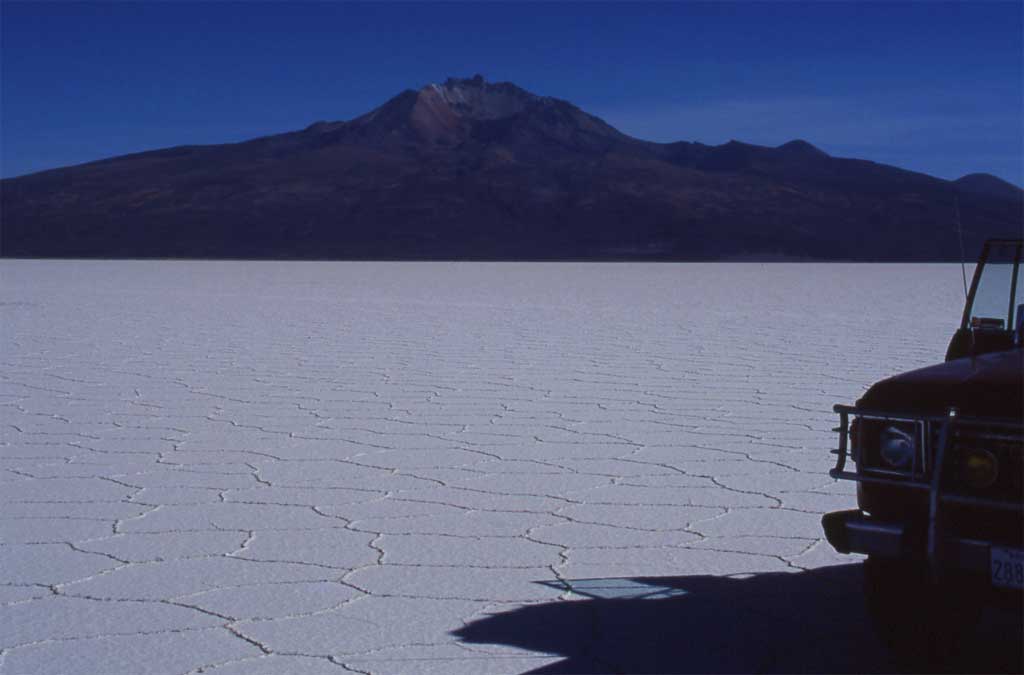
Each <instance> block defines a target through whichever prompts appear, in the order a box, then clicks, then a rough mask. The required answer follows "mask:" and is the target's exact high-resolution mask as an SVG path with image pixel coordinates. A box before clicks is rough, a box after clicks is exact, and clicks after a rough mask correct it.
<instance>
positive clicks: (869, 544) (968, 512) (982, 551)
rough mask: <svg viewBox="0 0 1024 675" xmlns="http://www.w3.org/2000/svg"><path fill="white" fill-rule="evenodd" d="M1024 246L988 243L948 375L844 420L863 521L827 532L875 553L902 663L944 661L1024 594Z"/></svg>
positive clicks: (876, 583)
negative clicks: (995, 610) (989, 615)
mask: <svg viewBox="0 0 1024 675" xmlns="http://www.w3.org/2000/svg"><path fill="white" fill-rule="evenodd" d="M1022 244H1024V242H1022V241H1021V240H991V241H988V242H987V243H986V244H985V246H984V248H983V250H982V254H981V258H980V259H979V261H978V264H977V266H976V268H975V272H974V277H973V281H972V283H971V287H970V291H969V292H968V294H967V301H966V306H965V307H964V312H963V319H962V321H961V324H960V328H959V329H958V330H957V331H956V333H955V334H954V335H953V337H952V339H951V340H950V343H949V348H948V349H947V352H946V360H945V362H944V363H940V364H938V365H934V366H930V367H927V368H922V369H920V370H914V371H911V372H907V373H903V374H900V375H896V376H895V377H890V378H888V379H885V380H882V381H881V382H878V383H876V384H875V385H874V386H872V387H871V388H869V389H868V390H867V392H866V393H865V394H864V395H863V396H862V397H861V398H860V400H858V401H857V404H856V405H854V406H846V405H837V406H835V408H834V410H835V412H837V413H838V414H839V426H838V427H837V429H836V431H838V433H839V447H838V449H836V450H834V451H833V452H835V453H836V455H837V460H836V465H835V468H834V469H832V471H831V472H830V475H831V476H832V477H833V478H838V479H843V480H853V481H856V482H857V506H858V508H857V509H854V510H850V511H838V512H835V513H829V514H827V515H826V516H825V517H824V518H823V519H822V525H823V526H824V529H825V535H826V537H827V538H828V541H829V543H831V544H832V546H834V547H835V549H836V550H837V551H840V552H842V553H862V554H867V556H868V557H867V560H866V561H865V564H864V572H865V584H864V588H865V593H866V599H867V608H868V613H869V615H870V616H871V619H872V621H873V622H874V624H875V627H876V629H877V631H878V633H879V635H880V636H881V637H882V638H883V640H884V641H885V642H886V643H888V645H889V646H890V647H891V648H894V649H896V650H897V651H900V652H904V655H905V653H906V652H909V651H918V652H920V651H921V650H922V648H924V649H926V650H928V651H929V652H930V653H931V654H932V656H933V657H934V655H936V654H941V653H942V651H943V650H948V649H950V648H951V646H952V645H954V644H955V643H956V638H957V637H958V635H959V634H961V633H963V632H965V631H966V630H969V629H970V628H972V627H973V623H972V622H973V620H974V618H976V617H977V615H978V614H977V612H978V610H979V609H980V608H981V606H982V605H983V604H984V603H985V602H986V601H990V600H994V601H995V602H997V603H1000V604H1002V603H1009V605H1010V606H1011V607H1014V608H1019V607H1020V603H1021V597H1022V595H1024V594H1022V589H1024V488H1022V484H1024V461H1022V460H1024V349H1022V342H1024V278H1022V277H1024V275H1022V274H1021V269H1020V268H1021V253H1022V247H1024V246H1022ZM851 461H852V463H853V464H855V467H852V468H851V467H850V462H851ZM1018 611H1019V610H1018ZM1011 637H1013V638H1015V639H1019V636H1011Z"/></svg>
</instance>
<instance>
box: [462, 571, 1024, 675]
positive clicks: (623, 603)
mask: <svg viewBox="0 0 1024 675" xmlns="http://www.w3.org/2000/svg"><path fill="white" fill-rule="evenodd" d="M545 583H546V584H547V585H550V586H555V587H560V588H566V590H572V591H573V594H574V596H577V597H580V599H578V600H574V601H558V602H552V603H546V604H542V605H530V606H527V607H521V608H519V609H516V610H513V611H511V612H507V613H503V614H494V615H490V616H487V617H485V618H483V619H480V620H478V621H475V622H473V623H471V624H468V625H467V626H465V627H464V628H462V629H460V630H459V631H456V633H455V634H456V635H457V636H458V637H459V638H461V639H462V640H463V641H465V642H468V643H481V644H483V643H486V644H500V645H508V646H514V647H520V648H524V649H528V650H531V651H536V652H544V653H547V654H552V655H556V656H562V657H564V659H563V660H561V661H558V662H555V663H553V664H550V665H548V666H545V667H543V668H540V669H538V670H535V671H533V672H534V673H607V672H618V673H740V672H743V673H753V672H756V673H782V672H786V673H807V672H815V673H822V672H835V673H853V672H858V673H881V672H898V671H907V670H911V671H913V670H926V671H933V670H936V669H940V670H944V671H948V672H1019V670H1020V640H1019V638H1017V637H1016V636H1015V635H1014V634H1013V633H1012V632H1010V633H1009V634H1007V632H1006V631H1013V630H1015V629H1014V628H1013V627H1012V625H1011V626H1010V627H1007V626H1005V625H1003V624H1005V623H1006V621H1005V620H1004V619H1005V617H1000V616H995V617H992V616H988V615H986V617H987V619H986V621H987V623H985V624H984V629H983V630H982V629H979V630H975V631H974V633H975V634H973V635H972V637H971V638H969V639H967V640H965V642H964V644H963V645H962V646H961V649H960V650H959V655H958V656H957V657H956V659H955V662H946V663H943V664H941V665H939V666H938V668H936V665H935V664H930V665H925V664H923V663H922V664H911V665H909V666H907V665H901V664H899V663H897V662H895V661H893V660H892V659H891V658H890V657H889V655H888V653H887V652H886V650H885V649H884V648H883V647H882V645H881V643H880V642H879V641H878V639H877V638H876V637H875V635H874V634H873V632H872V629H871V627H870V625H869V623H868V618H867V615H866V613H865V610H864V601H863V595H862V570H861V565H860V564H853V565H840V566H835V567H826V568H821V569H817V570H812V571H807V572H799V573H789V574H788V573H769V574H758V575H753V576H751V577H748V578H745V579H734V578H728V577H713V576H690V577H638V578H630V579H579V580H570V581H567V582H565V583H564V584H563V583H547V582H545ZM1010 623H1011V624H1012V621H1011V622H1010ZM992 626H995V627H994V628H993V627H992ZM1016 630H1019V629H1016ZM992 631H994V633H992ZM986 632H988V633H989V635H985V634H984V633H986ZM1012 643H1015V644H1012ZM1014 652H1016V654H1015V653H1014Z"/></svg>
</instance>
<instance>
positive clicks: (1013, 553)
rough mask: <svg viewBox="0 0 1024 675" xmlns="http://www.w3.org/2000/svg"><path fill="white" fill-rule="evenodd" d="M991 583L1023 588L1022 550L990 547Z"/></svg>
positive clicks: (1023, 567)
mask: <svg viewBox="0 0 1024 675" xmlns="http://www.w3.org/2000/svg"><path fill="white" fill-rule="evenodd" d="M991 571H992V585H993V586H1000V587H1002V588H1019V589H1024V551H1018V550H1016V549H1012V548H997V547H995V546H993V547H992V570H991Z"/></svg>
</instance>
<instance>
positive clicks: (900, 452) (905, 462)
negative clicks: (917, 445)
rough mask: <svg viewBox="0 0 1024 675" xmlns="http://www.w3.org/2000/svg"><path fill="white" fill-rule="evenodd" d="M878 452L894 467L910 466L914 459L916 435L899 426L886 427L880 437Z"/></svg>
mask: <svg viewBox="0 0 1024 675" xmlns="http://www.w3.org/2000/svg"><path fill="white" fill-rule="evenodd" d="M878 453H879V454H880V455H881V456H882V459H883V460H884V461H885V463H886V464H888V465H889V466H891V467H893V468H896V469H906V468H909V467H910V465H911V463H912V462H913V461H914V435H913V434H912V433H908V432H906V431H904V430H903V429H900V428H899V427H886V428H885V429H884V430H883V431H882V435H881V438H880V439H879V446H878Z"/></svg>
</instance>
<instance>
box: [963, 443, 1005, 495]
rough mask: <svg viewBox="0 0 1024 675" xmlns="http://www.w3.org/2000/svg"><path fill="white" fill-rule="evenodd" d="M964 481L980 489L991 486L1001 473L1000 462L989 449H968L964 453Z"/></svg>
mask: <svg viewBox="0 0 1024 675" xmlns="http://www.w3.org/2000/svg"><path fill="white" fill-rule="evenodd" d="M963 473H964V482H965V483H967V485H969V486H970V487H972V488H974V489H976V490H980V489H984V488H987V487H991V486H992V484H993V483H995V482H996V476H998V475H999V462H998V461H997V460H996V456H995V455H993V454H992V453H991V452H989V451H988V450H974V449H971V450H968V451H967V452H965V453H964V464H963Z"/></svg>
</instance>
